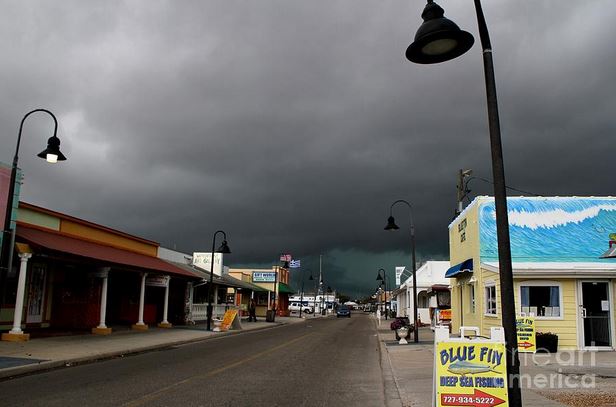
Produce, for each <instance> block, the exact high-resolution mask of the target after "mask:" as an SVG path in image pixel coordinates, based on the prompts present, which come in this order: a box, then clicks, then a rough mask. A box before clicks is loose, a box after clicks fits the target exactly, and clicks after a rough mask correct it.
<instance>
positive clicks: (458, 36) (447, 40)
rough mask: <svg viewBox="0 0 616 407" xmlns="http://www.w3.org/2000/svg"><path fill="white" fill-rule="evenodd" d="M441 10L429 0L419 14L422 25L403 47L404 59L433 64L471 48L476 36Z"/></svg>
mask: <svg viewBox="0 0 616 407" xmlns="http://www.w3.org/2000/svg"><path fill="white" fill-rule="evenodd" d="M444 14H445V12H444V11H443V9H442V8H441V7H440V6H439V5H438V4H436V3H434V2H433V1H432V0H428V4H426V8H424V11H423V13H421V18H423V20H424V22H423V23H422V24H421V26H420V27H419V29H418V30H417V33H416V34H415V40H414V41H413V43H412V44H411V45H409V47H408V48H407V49H406V58H407V59H408V60H409V61H411V62H415V63H417V64H436V63H439V62H444V61H449V60H450V59H454V58H456V57H459V56H460V55H462V54H464V53H465V52H466V51H468V50H469V49H471V47H472V46H473V43H474V42H475V39H474V38H473V36H472V35H471V34H470V33H468V32H466V31H462V30H461V29H460V27H458V26H457V24H456V23H454V22H453V21H451V20H450V19H448V18H445V16H444Z"/></svg>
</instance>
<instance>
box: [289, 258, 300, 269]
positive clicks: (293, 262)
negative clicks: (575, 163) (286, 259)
mask: <svg viewBox="0 0 616 407" xmlns="http://www.w3.org/2000/svg"><path fill="white" fill-rule="evenodd" d="M301 266H302V265H301V260H291V262H290V263H289V267H291V268H292V269H297V268H300V267H301Z"/></svg>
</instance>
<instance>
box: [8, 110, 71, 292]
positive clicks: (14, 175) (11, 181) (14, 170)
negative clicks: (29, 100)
mask: <svg viewBox="0 0 616 407" xmlns="http://www.w3.org/2000/svg"><path fill="white" fill-rule="evenodd" d="M37 112H43V113H47V114H48V115H50V116H51V118H52V119H53V122H54V129H53V136H52V137H51V138H50V139H49V141H51V140H54V142H56V143H57V144H56V146H59V145H60V141H59V140H58V138H57V133H58V120H57V119H56V116H54V114H53V113H51V112H50V111H49V110H47V109H34V110H32V111H30V112H28V113H26V114H25V115H24V117H23V118H22V119H21V122H20V124H19V133H18V134H17V145H16V146H15V155H14V156H13V165H12V167H11V176H10V178H9V188H8V194H7V203H6V212H5V214H4V223H3V225H2V233H3V238H2V246H1V248H0V290H1V291H0V297H1V296H2V293H3V291H4V280H5V275H6V273H7V272H8V270H9V269H10V267H11V264H10V263H11V261H12V250H13V249H12V247H10V246H11V245H10V242H9V240H10V236H9V235H10V234H9V231H10V230H11V214H12V207H13V196H14V194H15V180H16V179H17V164H18V161H19V146H20V145H21V134H22V131H23V127H24V122H25V121H26V119H27V118H28V117H29V116H30V115H31V114H33V113H37ZM63 159H66V158H63Z"/></svg>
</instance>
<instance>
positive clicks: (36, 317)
mask: <svg viewBox="0 0 616 407" xmlns="http://www.w3.org/2000/svg"><path fill="white" fill-rule="evenodd" d="M46 275H47V273H45V266H44V265H42V264H33V265H32V270H31V271H30V284H29V285H28V302H27V307H28V312H27V314H26V323H28V324H37V323H40V322H42V321H43V300H44V298H45V277H46Z"/></svg>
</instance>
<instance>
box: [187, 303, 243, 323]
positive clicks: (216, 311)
mask: <svg viewBox="0 0 616 407" xmlns="http://www.w3.org/2000/svg"><path fill="white" fill-rule="evenodd" d="M212 307H213V309H212V318H218V319H222V317H223V315H225V312H226V311H227V310H229V309H236V310H239V308H240V307H238V306H236V305H229V304H212ZM191 313H192V320H193V321H195V322H196V321H205V320H207V304H193V305H192V312H191Z"/></svg>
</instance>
